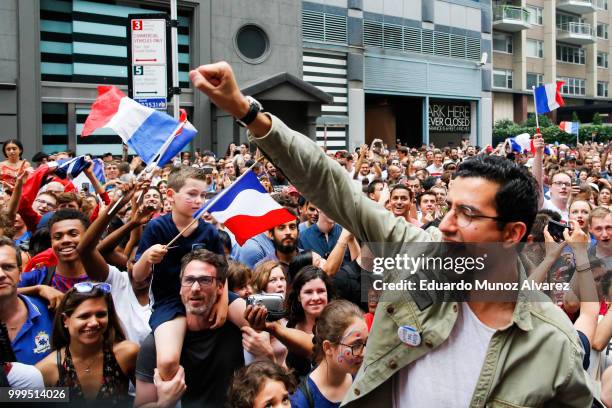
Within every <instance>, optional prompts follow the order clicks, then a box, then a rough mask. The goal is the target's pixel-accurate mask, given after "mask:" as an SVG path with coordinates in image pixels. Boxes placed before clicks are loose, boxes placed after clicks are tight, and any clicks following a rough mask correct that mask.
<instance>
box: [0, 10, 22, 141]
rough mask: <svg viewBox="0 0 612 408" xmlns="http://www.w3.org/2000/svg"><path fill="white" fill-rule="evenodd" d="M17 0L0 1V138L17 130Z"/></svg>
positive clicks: (13, 133)
mask: <svg viewBox="0 0 612 408" xmlns="http://www.w3.org/2000/svg"><path fill="white" fill-rule="evenodd" d="M17 49H18V35H17V0H5V1H2V2H0V140H6V139H12V138H15V137H17V136H18V132H17V90H16V84H17V82H18V81H17V78H18V72H17V70H18V57H17Z"/></svg>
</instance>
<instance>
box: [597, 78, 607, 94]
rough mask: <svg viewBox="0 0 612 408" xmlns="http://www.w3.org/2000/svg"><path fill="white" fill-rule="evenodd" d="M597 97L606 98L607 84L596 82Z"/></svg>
mask: <svg viewBox="0 0 612 408" xmlns="http://www.w3.org/2000/svg"><path fill="white" fill-rule="evenodd" d="M597 96H603V97H604V98H607V97H608V83H607V82H604V81H597Z"/></svg>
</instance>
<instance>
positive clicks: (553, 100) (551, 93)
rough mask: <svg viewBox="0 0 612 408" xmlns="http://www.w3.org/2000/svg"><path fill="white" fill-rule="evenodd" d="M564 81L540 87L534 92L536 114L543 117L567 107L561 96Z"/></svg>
mask: <svg viewBox="0 0 612 408" xmlns="http://www.w3.org/2000/svg"><path fill="white" fill-rule="evenodd" d="M563 84H564V82H563V81H557V83H555V84H545V85H541V86H538V87H537V88H535V91H534V94H533V96H534V98H535V107H536V113H537V114H538V115H541V114H543V113H548V112H550V111H553V110H555V109H557V108H560V107H561V106H563V105H565V102H564V101H563V97H562V96H561V87H562V86H563Z"/></svg>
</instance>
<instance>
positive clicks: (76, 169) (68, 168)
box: [55, 156, 91, 179]
mask: <svg viewBox="0 0 612 408" xmlns="http://www.w3.org/2000/svg"><path fill="white" fill-rule="evenodd" d="M57 164H58V166H57V168H56V169H55V175H56V176H57V177H59V178H61V179H74V178H75V177H77V176H78V175H79V174H81V172H82V171H83V170H85V169H86V168H88V167H89V166H91V163H90V162H88V161H86V160H85V156H78V157H75V158H73V159H69V160H61V161H58V162H57Z"/></svg>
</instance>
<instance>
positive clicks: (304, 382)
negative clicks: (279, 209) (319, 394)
mask: <svg viewBox="0 0 612 408" xmlns="http://www.w3.org/2000/svg"><path fill="white" fill-rule="evenodd" d="M298 389H299V390H300V391H302V394H304V396H305V397H306V401H308V407H309V408H314V400H313V398H312V393H311V392H310V386H309V385H308V375H305V376H302V377H300V383H299V385H298Z"/></svg>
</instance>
